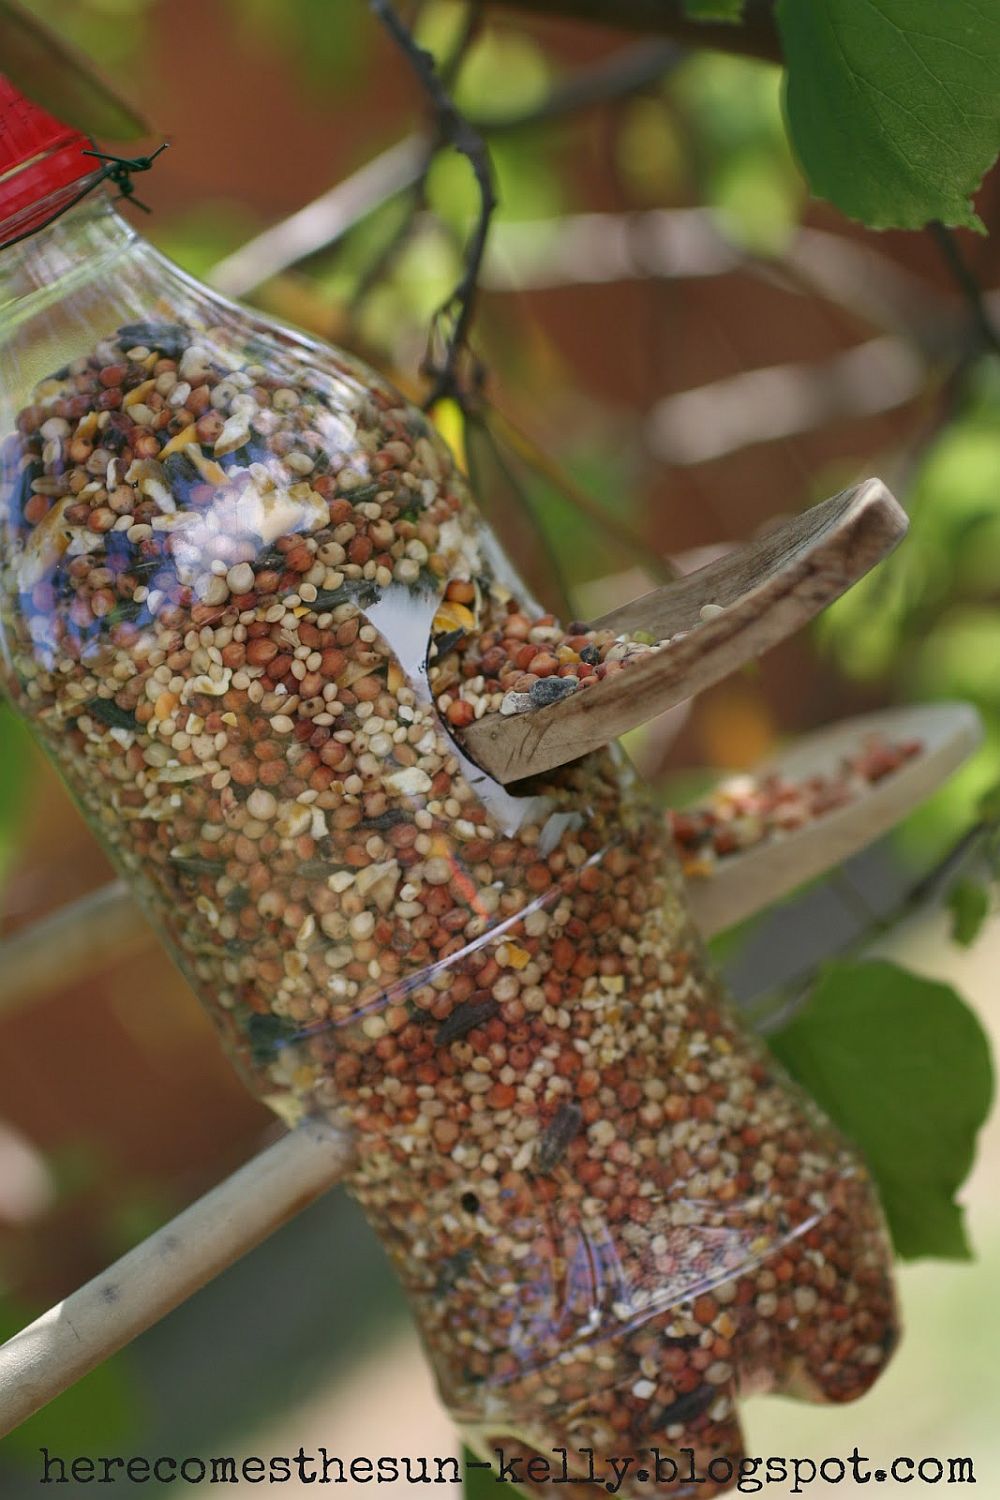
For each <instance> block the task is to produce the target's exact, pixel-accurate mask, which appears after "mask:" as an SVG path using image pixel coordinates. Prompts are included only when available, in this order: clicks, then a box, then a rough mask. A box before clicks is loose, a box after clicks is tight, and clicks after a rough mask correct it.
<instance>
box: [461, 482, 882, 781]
mask: <svg viewBox="0 0 1000 1500" xmlns="http://www.w3.org/2000/svg"><path fill="white" fill-rule="evenodd" d="M907 524H908V523H907V518H906V514H905V512H904V511H903V510H902V509H901V507H900V506H899V505H898V504H897V503H896V501H895V500H894V499H893V497H892V495H890V493H889V491H888V490H887V489H886V488H885V486H884V485H883V484H882V482H881V481H880V480H878V479H868V480H866V481H865V482H864V483H863V484H859V485H856V486H855V487H854V488H853V489H849V490H844V491H843V492H842V493H841V494H839V495H834V496H833V497H832V498H831V499H829V500H824V501H823V502H822V504H820V505H815V506H813V507H812V508H811V509H810V510H807V511H806V512H804V514H802V515H800V516H795V517H793V518H792V519H791V520H790V521H785V522H782V523H781V524H780V525H778V526H775V527H774V528H773V529H772V530H770V531H769V532H768V533H767V534H766V535H765V536H762V537H759V538H758V539H757V540H755V541H752V542H749V543H748V544H747V545H746V546H745V547H739V548H736V549H735V550H734V551H732V552H729V553H727V554H726V555H725V556H724V557H722V558H719V559H718V560H717V561H716V562H713V563H710V564H708V566H706V567H704V568H699V569H698V571H697V572H695V573H691V574H689V575H688V576H687V577H686V578H680V579H677V580H676V581H675V582H673V583H668V584H664V585H663V586H662V587H661V588H658V589H654V590H653V591H652V593H649V594H645V595H643V597H642V598H640V599H635V600H633V601H632V603H631V604H626V605H624V606H623V607H622V608H621V609H616V610H612V612H611V613H610V614H607V615H602V616H601V618H600V619H598V620H594V621H593V622H592V628H594V629H602V630H603V629H611V630H614V631H615V632H616V633H625V632H628V633H632V632H635V631H637V630H642V631H646V632H648V633H649V634H650V635H652V636H653V637H654V638H655V639H657V640H665V639H667V638H668V637H671V636H675V635H677V634H678V633H679V632H681V631H683V632H685V634H684V635H683V636H682V638H681V639H680V640H675V641H673V642H672V643H671V644H670V645H669V646H667V647H665V648H663V649H662V650H660V651H657V652H653V653H650V654H649V655H647V656H641V657H639V658H637V659H636V660H634V661H631V662H629V664H628V665H627V667H625V669H624V670H623V671H621V672H617V673H615V674H614V675H613V676H611V677H606V678H604V679H603V680H602V681H600V682H598V683H596V684H595V685H594V686H593V687H588V688H584V689H581V690H580V691H578V692H576V693H574V694H573V695H572V696H571V697H569V698H563V699H561V700H560V701H559V702H558V703H553V704H550V705H549V706H548V707H546V708H539V709H535V710H534V711H532V712H528V713H523V714H513V715H511V716H509V717H506V716H504V715H501V714H499V713H492V714H488V715H487V716H486V717H485V718H483V719H480V720H478V721H477V722H476V723H475V724H471V725H470V726H469V728H468V729H466V730H464V731H463V732H462V735H461V739H462V743H463V746H464V748H465V749H466V751H467V752H468V754H469V755H470V756H471V757H472V759H473V760H475V761H476V762H477V764H478V765H480V766H481V767H482V769H483V770H484V771H486V772H487V774H488V775H490V776H492V777H493V778H494V779H495V780H496V781H500V782H503V783H504V784H507V783H509V782H512V781H519V780H521V779H522V778H523V777H525V776H532V775H535V774H537V773H538V772H540V771H549V770H551V769H552V768H553V767H554V766H559V765H563V764H564V763H565V762H566V761H569V760H575V759H576V758H577V756H580V755H585V754H586V753H587V752H588V751H590V750H596V749H598V748H599V747H600V746H601V745H606V744H608V743H609V742H610V741H611V740H614V739H617V737H618V736H619V735H620V734H623V733H624V732H625V730H626V729H633V728H634V727H635V726H636V725H637V724H642V723H644V722H645V721H646V720H647V719H652V718H653V717H654V716H655V715H656V714H660V713H662V712H663V711H664V709H667V708H670V707H672V706H673V704H675V703H679V702H681V701H682V700H683V699H684V698H690V697H691V696H692V695H693V694H694V693H697V692H700V691H701V689H702V688H706V687H710V686H711V684H712V683H714V682H718V681H719V679H720V678H722V677H725V676H727V675H728V674H729V673H730V672H733V671H735V670H736V668H737V667H740V666H742V665H743V664H744V663H745V662H747V661H750V660H752V659H753V658H754V657H756V656H759V655H760V654H761V653H762V652H764V651H767V650H768V649H769V648H770V647H771V646H775V645H777V643H778V642H779V641H780V640H783V639H784V638H785V636H787V635H790V634H791V633H792V632H793V631H794V630H797V629H798V628H799V627H800V626H801V625H804V624H805V623H806V621H807V620H811V619H812V618H813V616H814V615H817V614H819V612H820V610H822V609H825V608H826V606H827V605H828V604H830V603H832V601H833V600H834V599H836V598H838V597H839V596H840V595H841V594H842V593H844V591H845V589H848V588H850V586H851V584H852V583H856V582H857V580H858V579H859V578H861V577H863V576H864V574H865V573H867V572H868V570H869V569H870V568H872V567H874V565H875V564H876V563H877V562H879V561H880V560H881V559H882V558H883V557H885V556H886V555H887V554H888V553H889V552H891V551H892V549H893V547H895V546H896V544H897V542H898V541H899V540H900V538H901V537H902V536H903V535H904V533H905V531H906V528H907ZM706 605H709V606H721V613H719V614H715V613H714V609H713V611H712V615H713V617H712V618H710V619H709V618H702V613H701V611H702V609H703V608H704V607H705V606H706Z"/></svg>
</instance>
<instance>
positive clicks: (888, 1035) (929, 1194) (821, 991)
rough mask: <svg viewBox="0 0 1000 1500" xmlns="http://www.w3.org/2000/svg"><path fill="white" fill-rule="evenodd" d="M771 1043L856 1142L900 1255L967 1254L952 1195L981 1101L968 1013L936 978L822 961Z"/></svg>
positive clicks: (977, 1053)
mask: <svg viewBox="0 0 1000 1500" xmlns="http://www.w3.org/2000/svg"><path fill="white" fill-rule="evenodd" d="M769 1041H770V1043H771V1046H772V1049H773V1050H774V1052H775V1054H776V1055H777V1056H778V1058H779V1059H780V1060H781V1062H783V1063H784V1065H785V1067H786V1068H787V1069H788V1071H789V1072H790V1073H791V1074H792V1075H793V1076H794V1077H795V1078H796V1079H798V1081H799V1083H801V1084H802V1086H803V1087H804V1088H805V1089H806V1090H807V1091H808V1092H809V1093H810V1094H811V1095H812V1096H813V1098H814V1099H816V1101H817V1102H818V1103H819V1104H820V1106H821V1107H822V1108H823V1109H824V1110H825V1111H826V1113H827V1114H828V1115H829V1116H830V1118H831V1119H832V1120H833V1121H834V1122H835V1124H837V1125H839V1126H840V1128H841V1129H842V1130H843V1132H844V1134H845V1135H846V1136H847V1137H848V1138H849V1139H851V1140H853V1141H854V1142H855V1143H856V1145H857V1146H858V1147H859V1148H860V1150H861V1151H862V1153H863V1154H864V1156H865V1158H866V1159H867V1162H868V1165H869V1167H870V1168H871V1171H872V1175H873V1176H874V1178H875V1181H876V1183H877V1185H878V1189H879V1193H880V1195H881V1198H882V1205H883V1207H884V1209H885V1213H886V1217H887V1219H888V1221H889V1227H890V1229H891V1231H892V1238H893V1242H894V1244H895V1246H896V1250H897V1252H898V1253H899V1254H900V1255H901V1256H904V1257H906V1258H907V1259H912V1258H916V1257H918V1256H925V1255H931V1256H938V1257H941V1258H944V1259H949V1260H962V1259H967V1258H968V1257H969V1255H970V1253H971V1252H970V1250H969V1245H968V1241H967V1239H966V1235H965V1228H964V1225H963V1222H962V1210H961V1208H960V1207H959V1206H958V1204H957V1203H956V1202H955V1201H954V1195H955V1193H956V1191H957V1189H958V1188H959V1187H960V1186H961V1184H962V1182H963V1180H964V1179H965V1177H966V1175H967V1173H968V1171H969V1168H970V1167H971V1165H972V1161H973V1156H974V1153H975V1140H976V1132H977V1131H978V1129H979V1127H980V1126H981V1125H982V1123H983V1121H984V1120H985V1119H986V1116H987V1114H988V1112H989V1107H990V1103H991V1100H992V1095H993V1070H992V1065H991V1061H990V1050H989V1043H988V1041H987V1039H986V1035H985V1033H984V1032H983V1029H982V1027H981V1026H980V1024H979V1021H978V1020H977V1018H976V1016H975V1015H974V1014H973V1012H972V1011H971V1010H970V1009H969V1007H968V1006H967V1005H966V1004H965V1002H964V1001H963V1000H961V999H960V998H959V996H958V995H957V994H956V993H955V991H954V990H953V989H952V988H951V987H950V986H949V985H946V984H940V983H938V982H936V981H934V980H930V979H923V978H921V977H920V976H919V975H916V974H911V973H909V972H908V971H907V970H905V969H901V968H898V967H897V966H896V965H895V964H892V963H886V962H882V961H877V962H870V963H860V964H834V965H833V966H831V967H830V968H829V969H828V970H827V971H826V973H825V974H824V976H823V978H822V979H821V980H820V983H819V985H818V986H817V988H816V991H815V993H814V995H813V996H812V999H811V1000H810V1002H809V1004H808V1006H807V1007H806V1009H805V1010H804V1011H803V1012H802V1013H801V1014H800V1015H798V1016H796V1018H795V1019H794V1020H793V1021H792V1022H791V1023H790V1024H789V1025H788V1026H786V1027H785V1028H784V1029H783V1030H782V1031H779V1032H777V1033H776V1034H775V1035H774V1036H773V1037H771V1038H769Z"/></svg>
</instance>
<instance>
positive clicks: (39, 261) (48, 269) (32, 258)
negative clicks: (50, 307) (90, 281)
mask: <svg viewBox="0 0 1000 1500" xmlns="http://www.w3.org/2000/svg"><path fill="white" fill-rule="evenodd" d="M140 239H141V237H140V236H139V235H138V234H137V232H136V231H135V230H134V229H133V228H132V226H131V225H130V224H129V223H127V222H126V220H125V219H123V218H122V216H121V214H120V213H119V212H118V211H117V209H116V208H115V207H114V204H113V203H112V202H111V200H110V198H108V197H107V196H105V194H104V193H95V194H94V195H93V196H91V197H89V198H86V199H84V200H83V201H82V202H80V203H78V204H76V205H74V207H73V208H70V209H68V210H67V211H66V212H65V213H63V214H60V215H59V217H58V218H56V219H53V221H52V222H51V223H50V224H47V225H46V226H45V227H44V228H43V229H39V230H37V231H36V232H35V233H34V234H32V235H29V236H28V238H27V239H25V240H21V241H20V242H19V243H18V244H16V245H11V246H9V247H8V249H7V250H5V251H4V252H2V253H0V319H4V318H5V317H7V316H8V315H9V314H11V313H12V312H13V311H14V309H15V305H16V304H17V303H19V302H21V301H22V300H23V299H25V298H29V299H34V298H35V297H36V296H37V295H38V294H39V293H43V294H44V293H47V292H51V291H52V290H53V289H54V288H55V287H56V286H65V284H66V282H67V281H68V280H72V279H73V278H74V275H75V274H77V273H79V272H80V271H85V273H86V274H87V275H88V276H89V277H92V276H94V275H95V274H100V272H101V271H102V270H104V269H105V268H106V266H107V264H108V263H109V262H111V261H113V260H114V259H115V258H116V257H117V256H120V255H122V254H123V253H125V252H126V251H128V250H130V249H131V248H133V247H134V246H135V245H136V244H137V242H139V241H140Z"/></svg>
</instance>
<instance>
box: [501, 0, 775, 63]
mask: <svg viewBox="0 0 1000 1500" xmlns="http://www.w3.org/2000/svg"><path fill="white" fill-rule="evenodd" d="M494 3H496V4H498V5H505V6H508V7H510V8H512V9H514V10H520V11H526V12H528V13H529V14H530V15H534V16H540V17H545V18H549V19H551V18H558V19H563V20H575V21H590V22H593V23H595V24H596V25H600V26H610V27H614V28H616V29H618V30H624V31H646V32H653V33H655V34H658V35H660V36H666V37H669V38H670V39H671V40H672V41H675V42H682V43H683V44H684V45H685V46H691V47H709V48H712V49H713V50H714V51H719V52H732V53H735V54H737V55H738V56H740V57H759V58H762V59H764V60H765V61H767V62H776V63H780V62H782V61H783V53H782V47H781V37H780V35H779V32H778V25H777V21H776V20H775V15H774V5H773V3H772V0H746V6H745V9H744V16H743V21H742V22H741V23H739V24H735V23H730V22H720V21H693V20H692V19H691V18H690V16H689V15H688V14H687V10H686V7H685V5H684V0H494Z"/></svg>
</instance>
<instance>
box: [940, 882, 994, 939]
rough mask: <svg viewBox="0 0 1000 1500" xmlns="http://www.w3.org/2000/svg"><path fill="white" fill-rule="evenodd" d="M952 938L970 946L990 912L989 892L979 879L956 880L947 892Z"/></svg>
mask: <svg viewBox="0 0 1000 1500" xmlns="http://www.w3.org/2000/svg"><path fill="white" fill-rule="evenodd" d="M947 905H948V910H949V911H950V912H951V936H952V940H953V941H954V942H956V943H960V944H961V946H962V947H963V948H971V947H972V945H973V943H974V942H975V941H976V938H977V937H978V936H979V934H980V931H981V930H982V926H983V923H984V922H985V921H986V918H987V917H988V916H989V914H990V893H989V891H988V890H987V888H986V886H984V885H983V884H982V883H981V881H978V880H956V882H955V884H954V885H953V886H952V888H951V890H950V891H949V892H948V902H947Z"/></svg>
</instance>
